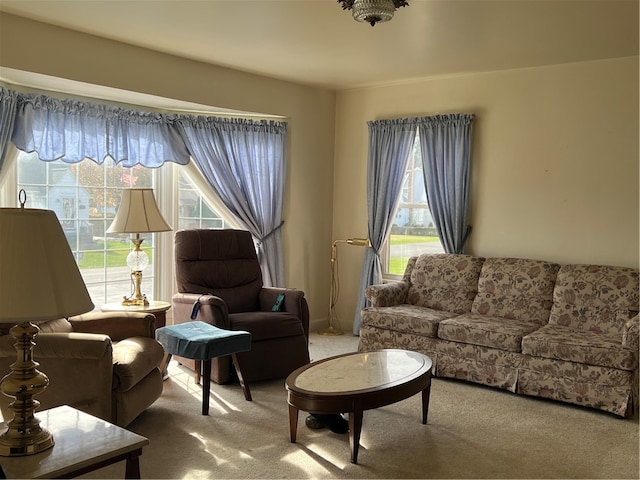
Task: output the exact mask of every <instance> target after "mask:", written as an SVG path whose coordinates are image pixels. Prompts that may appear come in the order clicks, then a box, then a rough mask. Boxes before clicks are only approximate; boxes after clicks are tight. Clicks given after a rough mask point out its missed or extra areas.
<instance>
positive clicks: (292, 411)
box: [289, 405, 298, 443]
mask: <svg viewBox="0 0 640 480" xmlns="http://www.w3.org/2000/svg"><path fill="white" fill-rule="evenodd" d="M297 433H298V409H297V408H296V407H292V406H291V405H289V435H290V436H291V443H296V434H297Z"/></svg>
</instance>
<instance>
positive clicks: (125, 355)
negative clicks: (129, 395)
mask: <svg viewBox="0 0 640 480" xmlns="http://www.w3.org/2000/svg"><path fill="white" fill-rule="evenodd" d="M163 356H164V349H163V348H162V345H160V343H158V341H157V340H155V339H154V338H149V337H131V338H127V339H126V340H121V341H119V342H114V343H113V387H112V388H113V390H115V391H117V392H126V391H128V390H130V389H131V388H132V387H134V386H135V385H136V384H137V383H138V382H139V381H140V380H142V379H143V378H144V377H146V376H147V375H148V374H149V372H151V371H152V370H153V369H154V368H157V367H158V365H160V362H161V361H162V357H163Z"/></svg>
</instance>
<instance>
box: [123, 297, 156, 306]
mask: <svg viewBox="0 0 640 480" xmlns="http://www.w3.org/2000/svg"><path fill="white" fill-rule="evenodd" d="M122 305H123V306H125V307H148V306H149V300H147V297H142V298H135V297H133V296H132V297H128V298H127V297H124V299H123V300H122Z"/></svg>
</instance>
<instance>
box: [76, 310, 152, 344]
mask: <svg viewBox="0 0 640 480" xmlns="http://www.w3.org/2000/svg"><path fill="white" fill-rule="evenodd" d="M155 321H156V317H155V316H154V315H153V314H152V313H143V312H91V313H86V314H84V315H78V316H75V317H70V318H69V322H70V323H71V325H72V326H73V330H74V332H82V333H100V334H103V335H108V336H109V337H110V338H111V340H113V341H114V342H119V341H120V340H124V339H125V338H131V337H151V338H154V331H155Z"/></svg>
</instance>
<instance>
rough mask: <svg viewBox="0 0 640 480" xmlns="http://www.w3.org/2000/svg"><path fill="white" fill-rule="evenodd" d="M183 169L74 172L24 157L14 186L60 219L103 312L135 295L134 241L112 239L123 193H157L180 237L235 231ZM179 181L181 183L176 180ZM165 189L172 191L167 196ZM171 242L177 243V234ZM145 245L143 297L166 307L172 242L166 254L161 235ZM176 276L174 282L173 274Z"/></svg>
mask: <svg viewBox="0 0 640 480" xmlns="http://www.w3.org/2000/svg"><path fill="white" fill-rule="evenodd" d="M184 168H185V167H182V166H176V165H173V164H165V165H164V166H162V167H160V168H155V169H151V168H145V167H142V166H136V167H132V168H126V167H122V166H119V165H115V164H114V162H113V161H112V160H110V159H107V160H106V161H105V162H104V163H103V164H102V165H99V164H97V163H96V162H94V161H92V160H88V159H87V160H84V161H82V162H79V163H75V164H69V163H64V162H61V161H53V162H43V161H41V160H40V159H39V158H38V156H37V154H35V153H30V154H28V153H24V152H19V153H18V156H17V162H16V175H15V180H14V182H15V186H16V191H18V190H19V189H24V190H25V191H26V192H27V199H28V201H27V207H29V208H44V209H49V210H53V211H54V212H55V213H56V215H57V216H58V219H59V220H60V223H61V225H62V227H63V230H64V232H65V235H66V236H67V240H68V241H69V246H70V247H71V250H72V251H73V253H74V255H75V257H76V261H77V262H78V266H79V267H80V271H81V273H82V276H83V278H84V280H85V283H86V285H87V289H88V291H89V294H90V295H91V298H92V300H93V303H94V304H95V305H96V306H97V307H99V306H100V305H103V304H105V303H113V302H120V301H121V300H122V298H123V297H124V296H129V295H130V294H131V292H132V288H133V286H132V285H131V278H130V271H129V268H128V267H127V264H126V256H127V254H128V253H129V251H130V248H131V242H130V236H129V235H118V234H107V233H105V231H106V229H107V228H108V227H109V225H110V224H111V221H112V220H113V217H114V216H115V214H116V211H117V208H118V205H119V202H120V198H121V195H122V194H121V192H122V189H125V188H130V187H138V188H140V187H142V188H155V190H156V197H161V198H162V199H163V200H164V201H163V202H161V204H163V205H169V206H174V207H173V208H169V209H166V210H173V211H174V212H176V214H173V213H172V212H171V211H167V212H165V213H166V215H165V218H167V220H168V221H169V223H170V225H171V226H172V228H173V230H174V231H176V230H178V229H185V228H229V224H228V223H226V222H225V220H224V219H223V218H222V217H221V216H220V215H218V214H217V213H216V212H215V210H213V208H212V207H211V206H210V204H209V202H208V201H207V199H206V198H205V196H203V195H202V194H201V192H200V191H199V190H198V189H197V188H196V187H195V186H194V185H193V184H192V183H191V181H190V180H189V178H188V177H187V176H186V175H184V174H183V173H182V170H181V169H184ZM174 177H177V178H175V180H174ZM9 182H11V180H9ZM158 185H169V186H170V187H169V188H164V189H160V188H158V187H157V186H158ZM172 185H173V187H171V186H172ZM160 190H162V191H160ZM170 219H171V220H170ZM169 235H171V238H172V234H169ZM142 238H143V239H144V242H143V244H142V247H143V249H144V250H145V252H147V254H148V255H149V266H148V267H147V268H146V269H145V271H144V276H143V291H144V292H145V293H148V294H151V295H150V298H152V299H158V300H166V299H167V298H170V295H171V293H172V291H171V288H172V284H170V285H169V287H168V288H167V290H166V291H164V292H160V291H159V288H158V287H159V285H156V283H157V282H156V279H157V278H158V275H159V273H158V271H157V270H158V268H157V267H158V263H159V264H160V265H162V272H163V273H162V275H166V274H167V272H172V268H173V266H172V264H171V262H172V250H173V242H172V241H169V242H164V244H162V247H159V245H160V244H158V242H156V234H144V235H142ZM156 258H160V259H161V260H160V262H156V261H155V260H156ZM169 276H170V277H171V278H173V277H172V275H171V273H169ZM169 283H170V282H169ZM152 292H153V293H152Z"/></svg>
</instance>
